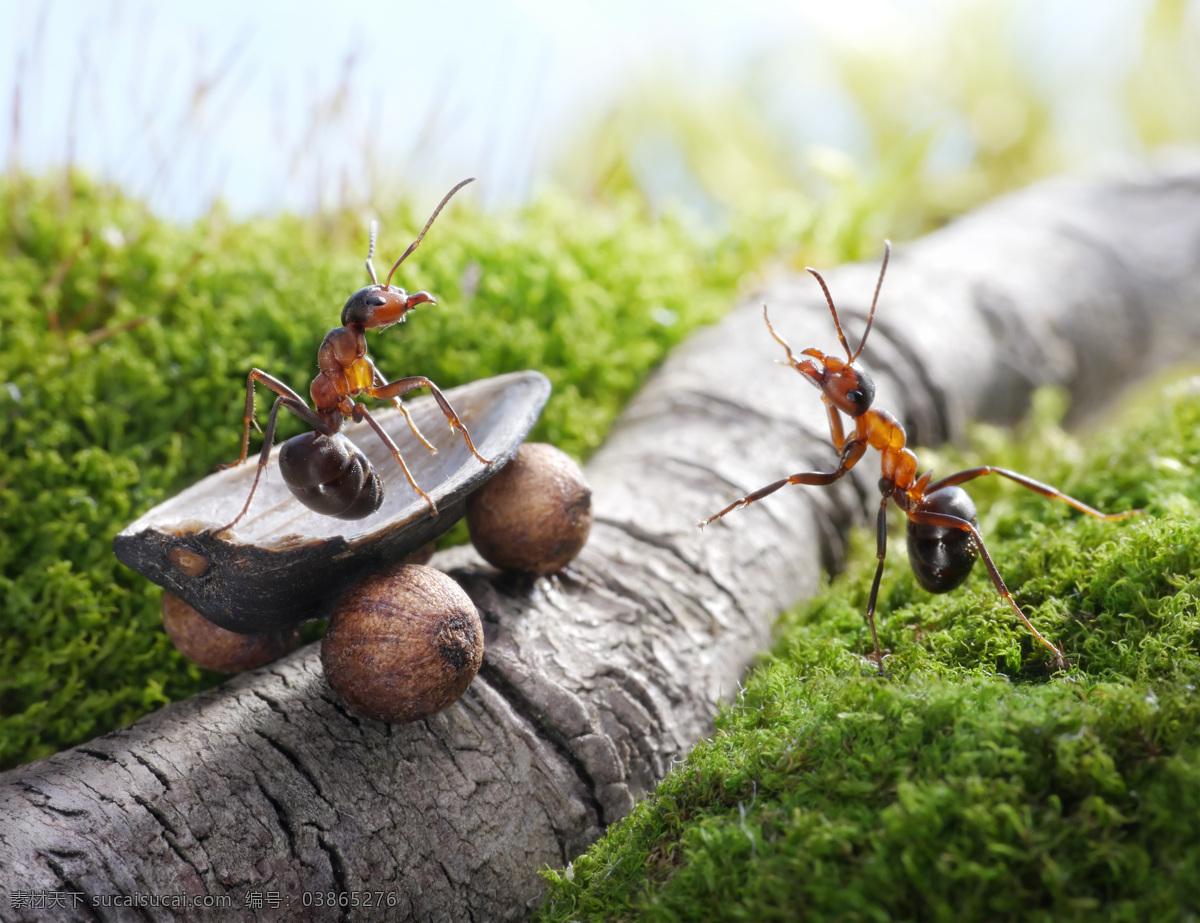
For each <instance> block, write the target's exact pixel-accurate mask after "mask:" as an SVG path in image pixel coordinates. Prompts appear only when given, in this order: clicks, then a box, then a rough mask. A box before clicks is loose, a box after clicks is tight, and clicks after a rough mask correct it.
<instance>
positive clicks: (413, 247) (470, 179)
mask: <svg viewBox="0 0 1200 923" xmlns="http://www.w3.org/2000/svg"><path fill="white" fill-rule="evenodd" d="M473 182H475V177H473V176H471V177H468V178H467V179H465V180H463V181H462V182H461V183H459V184H458V185H457V186H455V187H454V188H453V189H451V190H450V191H449V192H447V193H446V196H445V198H443V199H442V201H440V202H438V207H437V208H435V209H434V210H433V214H432V215H430V216H429V220H428V221H426V222H425V227H423V228H421V233H420V234H418V235H417V239H416V240H414V241H413V242H412V243H411V244H409V245H408V249H407V250H405V251H404V252H403V253H401V254H400V259H398V260H396V262H395V263H393V264H392V271H391V272H389V273H388V277H387V281H386V282H384V283H383V287H384V288H387V287H388V286H389V285H391V284H392V276H393V275H394V274H395V272H396V270H397V269H399V268H400V264H401V263H403V262H404V261H405V260H406V259H408V255H409V254H410V253H412V252H413V251H414V250H416V249H417V247H418V246H420V243H421V239H422V238H423V237H424V236H425V232H426V231H428V230H429V227H430V225H432V224H433V219H434V218H436V217H437V216H438V215H439V214H440V213H441V210H442V209H443V208H445V207H446V203H447V202H449V201H450V197H451V196H452V195H454V193H456V192H458V190H460V189H462V187H463V186H465V185H467V183H473Z"/></svg>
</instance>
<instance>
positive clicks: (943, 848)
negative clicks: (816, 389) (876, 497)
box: [540, 378, 1200, 921]
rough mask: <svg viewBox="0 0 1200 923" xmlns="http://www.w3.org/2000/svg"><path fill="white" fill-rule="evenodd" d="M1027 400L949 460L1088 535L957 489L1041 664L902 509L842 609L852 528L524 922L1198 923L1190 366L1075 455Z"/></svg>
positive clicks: (1011, 624) (974, 583)
mask: <svg viewBox="0 0 1200 923" xmlns="http://www.w3.org/2000/svg"><path fill="white" fill-rule="evenodd" d="M1058 409H1061V401H1060V400H1059V399H1058V398H1057V397H1056V396H1055V395H1053V394H1043V395H1040V397H1039V401H1038V410H1037V412H1036V413H1035V415H1034V417H1033V418H1032V420H1031V422H1030V423H1029V424H1027V425H1026V427H1025V431H1024V432H1023V433H1019V434H1017V435H1016V436H1014V435H1013V434H1011V433H1006V432H1003V431H999V430H994V429H983V428H981V429H979V430H977V431H976V432H975V434H974V439H973V444H972V447H971V451H969V452H955V453H951V452H943V453H930V452H928V451H926V452H922V453H919V454H920V455H921V457H922V460H923V462H926V463H928V462H932V463H933V464H934V466H935V468H936V469H937V470H938V471H939V472H941V473H946V472H949V471H953V470H956V469H957V468H961V467H966V466H968V465H970V464H980V463H983V462H985V461H986V462H989V463H995V464H1001V465H1006V466H1008V467H1013V468H1017V469H1018V470H1022V471H1025V472H1027V473H1030V474H1032V475H1034V476H1035V477H1039V478H1042V479H1044V480H1047V481H1049V482H1051V483H1055V484H1057V485H1059V486H1061V487H1062V488H1063V489H1065V490H1067V491H1068V492H1070V493H1072V494H1074V495H1076V496H1078V497H1080V498H1082V499H1083V500H1085V501H1086V502H1088V503H1090V504H1093V505H1095V506H1098V507H1100V508H1103V509H1108V510H1120V509H1128V508H1133V507H1139V508H1144V509H1145V510H1146V513H1145V515H1143V516H1141V517H1138V518H1136V519H1132V520H1127V521H1125V522H1121V523H1115V524H1111V523H1104V522H1097V521H1094V520H1091V519H1088V518H1086V517H1081V516H1080V515H1078V514H1077V513H1074V512H1073V511H1071V510H1069V508H1067V507H1066V505H1065V504H1061V503H1059V504H1054V503H1050V502H1048V501H1046V500H1045V499H1043V498H1041V497H1039V496H1037V495H1035V494H1033V493H1031V492H1029V491H1024V490H1021V489H1020V488H1017V487H1016V486H1015V485H1012V484H1008V483H1004V482H1001V481H1000V479H994V478H992V479H983V480H979V481H975V482H972V484H971V485H969V486H970V490H971V493H972V495H973V496H974V498H975V499H976V502H977V505H978V506H979V509H980V519H981V525H982V529H983V534H984V537H985V540H986V541H987V542H988V546H989V549H990V550H991V552H992V554H993V556H994V558H995V560H996V563H997V565H998V566H999V568H1000V571H1001V573H1002V574H1003V575H1004V576H1005V579H1006V581H1007V582H1008V585H1009V587H1010V588H1011V589H1012V590H1013V592H1014V595H1015V597H1016V599H1017V600H1018V602H1019V603H1020V604H1021V605H1022V606H1023V607H1024V608H1025V611H1026V613H1027V614H1028V615H1029V616H1030V618H1031V620H1032V621H1033V623H1034V624H1035V625H1036V626H1037V627H1038V628H1039V630H1040V631H1042V632H1043V634H1046V635H1047V636H1048V637H1049V638H1051V639H1052V640H1055V641H1057V642H1058V643H1059V644H1060V645H1061V646H1062V647H1063V648H1064V649H1065V651H1066V653H1067V656H1068V658H1069V659H1070V660H1071V661H1072V664H1071V667H1070V669H1069V672H1068V673H1067V674H1065V675H1063V674H1059V675H1052V671H1051V669H1050V666H1051V665H1050V663H1049V657H1048V652H1047V651H1046V650H1045V649H1044V648H1042V647H1041V646H1040V645H1038V644H1036V643H1035V642H1033V640H1032V639H1031V637H1030V636H1029V634H1028V633H1027V632H1026V631H1025V630H1024V629H1023V628H1022V627H1021V626H1020V625H1019V624H1018V623H1016V621H1015V620H1014V619H1013V618H1012V617H1011V616H1010V615H1008V614H1007V613H1006V612H1005V610H1004V609H1003V608H1002V607H1001V606H1000V604H999V602H998V598H997V596H996V594H995V592H994V591H993V589H992V586H991V583H990V581H989V580H988V578H987V575H986V573H985V572H984V571H983V568H982V567H977V568H976V572H975V573H973V574H972V576H971V578H970V580H969V581H968V583H967V584H966V585H964V586H963V587H962V588H960V589H959V590H957V591H955V592H952V593H950V594H948V595H944V596H931V595H930V594H928V593H925V592H924V591H923V590H921V589H920V588H919V586H918V585H917V584H916V581H915V579H914V578H913V576H912V574H911V572H910V571H909V570H908V567H907V561H906V558H905V555H904V548H903V540H902V539H903V535H902V533H900V532H899V526H900V521H897V522H895V523H894V524H893V525H894V526H895V527H896V528H895V530H894V533H893V535H892V538H891V541H890V542H889V547H890V549H891V550H890V554H889V560H888V565H887V569H886V572H885V575H884V580H883V590H882V593H881V598H880V609H879V611H880V613H881V639H880V640H881V643H882V644H883V645H884V646H885V647H886V648H890V649H891V651H892V652H893V654H892V656H891V657H890V658H888V659H887V661H886V666H887V676H886V677H883V678H881V677H880V676H879V675H878V673H877V671H876V670H875V668H874V667H873V665H871V664H869V663H867V662H866V661H865V660H864V659H863V657H862V656H861V655H862V654H863V653H865V652H867V651H869V650H870V637H869V635H868V633H867V631H866V629H865V627H864V622H863V617H862V612H863V609H864V605H865V601H866V597H867V594H868V592H869V589H870V582H871V578H872V576H873V572H874V566H875V560H874V537H873V534H868V533H867V532H865V531H864V532H863V533H862V534H861V535H860V536H859V537H858V539H857V540H856V546H855V551H854V554H853V561H852V562H851V564H850V566H849V567H848V568H847V570H846V572H845V573H843V574H841V575H840V576H838V577H836V578H835V579H834V580H833V581H832V582H831V584H830V585H829V587H828V588H827V589H826V590H824V591H823V592H822V593H821V594H820V596H819V597H818V598H817V599H815V600H814V601H812V602H811V603H810V604H808V605H806V606H803V607H801V608H799V609H797V610H796V611H794V612H791V613H788V614H786V615H785V616H784V617H783V620H782V623H781V626H780V634H779V640H778V643H777V646H776V647H775V650H774V651H773V653H772V654H771V655H770V657H769V658H767V659H766V660H765V661H764V662H763V663H762V664H761V665H760V666H759V667H758V668H757V669H756V670H754V671H753V672H752V674H751V675H750V676H749V677H748V678H747V680H746V682H745V686H744V688H743V689H742V690H741V693H740V695H739V696H738V698H737V701H735V702H733V703H730V704H729V705H727V706H726V707H725V708H724V709H723V711H722V712H721V714H720V716H719V718H718V721H717V730H716V733H715V734H714V735H713V737H712V738H711V739H709V740H706V741H703V742H702V743H700V744H699V745H698V746H697V747H696V749H695V750H694V751H693V752H692V753H691V754H690V755H688V756H687V757H686V759H684V760H683V761H682V762H681V763H680V764H679V765H678V766H677V768H676V769H675V770H674V771H672V772H671V773H670V774H669V775H668V777H667V778H666V779H665V781H664V782H663V783H662V784H661V785H660V786H659V788H658V790H657V792H656V793H655V794H653V795H652V796H650V797H648V798H647V799H645V800H644V801H643V802H641V803H640V804H639V805H638V806H637V807H636V809H635V810H634V812H633V813H632V815H631V816H630V817H628V818H627V819H626V820H624V821H622V822H620V823H619V824H617V825H615V826H614V827H613V828H611V829H610V831H609V833H608V835H607V836H606V837H605V838H604V839H602V840H601V841H600V842H598V843H597V844H596V845H595V846H593V847H592V849H591V850H589V852H588V853H587V854H585V855H584V856H583V857H581V858H579V859H577V860H576V861H575V862H574V863H573V864H572V865H571V866H570V867H569V868H568V869H566V870H559V871H547V873H546V876H547V879H548V881H549V884H550V893H549V895H548V897H547V898H546V901H545V904H544V906H543V909H542V913H541V917H540V919H542V920H577V919H578V920H591V919H605V920H623V919H638V920H664V921H667V920H672V921H674V920H679V921H683V920H701V919H703V920H717V919H724V920H772V919H789V920H790V919H814V920H881V921H882V920H956V921H961V920H1005V919H1029V920H1052V919H1053V920H1097V919H1105V920H1130V921H1133V920H1139V921H1144V920H1180V919H1194V918H1195V917H1196V915H1197V914H1200V835H1197V829H1198V828H1200V704H1198V701H1197V696H1196V688H1197V682H1198V681H1200V614H1198V612H1197V606H1198V602H1200V379H1197V378H1193V379H1190V380H1187V381H1183V382H1177V383H1176V384H1174V385H1173V386H1170V387H1167V388H1165V390H1164V389H1159V390H1156V391H1155V392H1154V394H1153V395H1152V397H1151V398H1149V399H1148V402H1147V403H1143V404H1140V405H1138V407H1137V409H1136V412H1132V411H1131V412H1127V413H1126V414H1125V415H1124V416H1123V417H1122V419H1123V423H1121V424H1119V425H1117V427H1116V428H1115V429H1112V430H1108V431H1105V432H1103V433H1096V434H1092V435H1091V436H1090V437H1088V438H1087V439H1086V440H1085V441H1084V442H1083V443H1082V444H1080V443H1077V442H1075V441H1074V440H1073V439H1071V438H1070V437H1068V436H1066V435H1065V434H1064V433H1062V432H1061V431H1060V430H1058V429H1057V428H1056V427H1055V426H1054V425H1053V419H1054V418H1055V416H1056V414H1057V410H1058Z"/></svg>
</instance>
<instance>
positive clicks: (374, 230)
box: [367, 221, 379, 285]
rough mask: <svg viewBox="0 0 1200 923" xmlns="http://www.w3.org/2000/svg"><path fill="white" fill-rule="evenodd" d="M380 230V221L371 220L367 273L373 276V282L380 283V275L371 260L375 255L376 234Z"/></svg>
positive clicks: (374, 283)
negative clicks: (376, 273)
mask: <svg viewBox="0 0 1200 923" xmlns="http://www.w3.org/2000/svg"><path fill="white" fill-rule="evenodd" d="M378 231H379V222H378V221H372V222H371V242H370V243H369V244H367V275H369V276H370V277H371V284H372V285H378V284H379V277H378V276H377V275H375V264H374V262H372V261H371V257H373V256H374V255H375V235H376V234H377V233H378Z"/></svg>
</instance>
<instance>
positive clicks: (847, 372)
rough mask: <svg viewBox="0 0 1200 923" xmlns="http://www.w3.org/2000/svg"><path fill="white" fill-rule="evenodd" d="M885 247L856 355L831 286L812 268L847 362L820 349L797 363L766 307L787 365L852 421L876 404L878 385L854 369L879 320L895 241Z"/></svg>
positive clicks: (862, 372) (764, 315)
mask: <svg viewBox="0 0 1200 923" xmlns="http://www.w3.org/2000/svg"><path fill="white" fill-rule="evenodd" d="M883 247H884V250H883V266H882V267H881V268H880V270H879V282H877V283H876V285H875V297H874V298H873V299H872V301H871V312H870V314H868V315H867V329H866V330H864V331H863V336H862V340H861V341H859V344H858V349H856V350H855V351H854V352H850V344H849V343H847V342H846V334H845V333H843V332H842V322H841V321H840V320H839V319H838V313H837V308H835V307H834V306H833V296H831V295H830V294H829V286H827V285H826V284H825V280H824V279H822V278H821V274H820V273H819V272H817V271H816V270H815V269H811V268H810V269H809V270H808V271H809V272H810V273H812V274H813V277H814V278H815V279H816V280H817V282H819V283H820V284H821V291H823V292H824V293H825V301H826V302H827V303H828V304H829V312H830V313H831V314H832V315H833V325H834V327H836V328H837V335H838V339H839V340H841V342H842V348H843V349H844V350H846V360H845V361H844V362H843V361H842V360H841V359H839V358H838V357H837V356H827V355H825V354H824V353H823V352H821V351H820V350H819V349H806V350H804V351H803V352H802V353H801V355H804V356H809V357H810V358H808V359H797V358H796V357H795V356H794V355H793V354H792V349H791V347H790V346H788V345H787V343H786V342H784V340H783V338H782V337H780V336H779V334H777V333H776V332H775V328H773V327H772V326H771V320H770V318H769V317H767V308H766V305H763V319H764V320H766V322H767V329H768V330H770V331H771V336H773V337H774V338H775V339H776V340H777V341H778V342H779V343H780V345H782V346H783V348H784V349H786V350H787V356H788V362H787V364H788V365H791V367H792V368H794V369H795V370H796V371H797V372H799V373H800V374H801V375H803V376H804V377H805V378H807V379H808V380H809V381H811V382H812V383H813V384H814V385H816V386H817V388H819V389H820V391H821V396H822V397H823V398H825V400H827V401H828V402H829V403H831V404H832V405H833V406H834V407H836V408H837V409H838V410H840V411H841V412H842V413H844V414H847V415H848V416H851V417H859V416H862V415H863V414H864V413H866V412H867V411H868V410H869V409H870V408H871V403H872V402H873V401H874V400H875V382H874V381H872V380H871V376H870V375H868V374H867V373H866V372H865V371H863V370H862V369H857V368H855V367H854V360H855V359H857V358H858V357H859V356H860V355H861V354H862V351H863V347H864V346H866V345H867V334H869V333H870V332H871V323H872V322H873V321H874V320H875V305H876V304H878V303H879V290H880V288H882V287H883V275H884V273H885V272H887V264H888V258H889V257H890V256H891V254H892V244H891V241H888V240H885V241H884V242H883Z"/></svg>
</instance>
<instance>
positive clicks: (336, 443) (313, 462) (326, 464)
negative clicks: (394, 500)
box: [279, 433, 383, 519]
mask: <svg viewBox="0 0 1200 923" xmlns="http://www.w3.org/2000/svg"><path fill="white" fill-rule="evenodd" d="M279 470H280V471H281V472H282V473H283V480H284V483H285V484H287V486H288V488H289V489H290V490H291V492H292V494H293V495H294V496H295V498H296V499H297V500H299V501H300V502H301V503H303V504H304V505H305V506H307V507H308V508H309V509H310V510H312V511H313V512H315V513H321V514H323V515H325V516H334V517H336V518H338V519H362V518H364V517H366V516H370V515H371V514H372V513H374V512H375V511H376V510H377V509H379V507H380V505H381V504H382V503H383V482H382V481H380V480H379V476H378V475H376V474H375V469H374V468H373V467H372V466H371V462H370V460H369V459H368V458H367V456H366V455H365V454H364V453H363V450H362V449H360V448H359V447H358V446H356V445H355V444H354V443H353V442H351V441H350V440H349V439H347V438H346V437H345V436H343V435H342V434H341V433H335V434H334V435H332V436H323V435H321V434H320V433H301V434H300V435H299V436H293V437H292V438H291V439H289V440H288V441H287V442H285V443H284V444H283V446H282V447H281V448H280V449H279Z"/></svg>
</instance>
